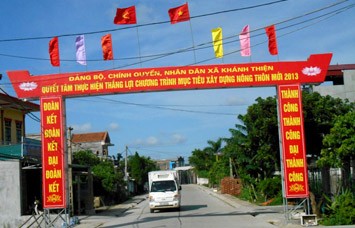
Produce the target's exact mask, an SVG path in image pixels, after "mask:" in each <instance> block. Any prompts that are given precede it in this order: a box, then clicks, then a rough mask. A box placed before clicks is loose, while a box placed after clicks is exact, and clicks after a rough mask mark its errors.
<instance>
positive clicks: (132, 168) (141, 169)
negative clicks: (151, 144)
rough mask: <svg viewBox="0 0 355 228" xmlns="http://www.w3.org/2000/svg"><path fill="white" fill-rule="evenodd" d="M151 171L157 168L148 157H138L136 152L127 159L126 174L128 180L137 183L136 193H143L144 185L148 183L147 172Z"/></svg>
mask: <svg viewBox="0 0 355 228" xmlns="http://www.w3.org/2000/svg"><path fill="white" fill-rule="evenodd" d="M153 170H157V166H156V164H155V162H154V161H152V160H151V159H150V157H145V156H139V154H138V152H135V153H134V155H133V156H129V157H128V172H129V174H130V178H131V179H134V180H135V182H136V183H137V187H138V192H143V191H144V184H145V183H146V182H147V181H148V172H149V171H153Z"/></svg>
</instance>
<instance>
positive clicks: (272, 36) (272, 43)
mask: <svg viewBox="0 0 355 228" xmlns="http://www.w3.org/2000/svg"><path fill="white" fill-rule="evenodd" d="M265 31H266V35H267V37H268V38H269V52H270V54H271V55H277V54H278V50H277V42H276V31H275V26H274V25H270V26H268V27H266V28H265Z"/></svg>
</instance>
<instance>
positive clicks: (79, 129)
mask: <svg viewBox="0 0 355 228" xmlns="http://www.w3.org/2000/svg"><path fill="white" fill-rule="evenodd" d="M71 127H72V128H73V131H74V132H89V131H90V130H91V129H92V126H91V123H84V124H81V125H77V124H74V125H72V126H71Z"/></svg>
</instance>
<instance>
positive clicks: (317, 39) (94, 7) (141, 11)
mask: <svg viewBox="0 0 355 228" xmlns="http://www.w3.org/2000/svg"><path fill="white" fill-rule="evenodd" d="M186 2H187V3H188V6H189V12H190V17H191V19H190V21H186V22H181V23H177V24H170V21H169V16H168V10H169V9H170V8H174V7H177V6H180V5H182V4H184V3H186ZM133 5H134V6H135V7H136V14H137V25H138V27H137V26H132V25H116V24H114V23H113V19H114V17H115V14H116V9H117V8H126V7H129V6H133ZM354 6H355V4H354V1H349V0H345V1H334V0H313V1H309V0H281V1H280V0H258V1H256V0H250V1H236V0H219V1H210V0H191V1H177V0H151V1H146V0H120V1H112V0H106V1H97V0H85V1H84V0H74V1H73V0H62V1H45V0H36V1H22V0H12V1H2V2H1V3H0V20H1V23H2V25H1V27H0V74H2V75H3V77H2V79H1V80H0V87H1V88H2V89H3V90H4V91H5V92H6V93H8V94H9V95H11V96H15V97H16V94H15V92H14V90H13V88H12V85H11V83H10V82H9V79H8V77H7V74H6V72H7V71H12V70H28V71H29V72H30V73H31V74H32V75H45V74H58V73H66V72H87V71H95V70H105V69H112V68H115V69H136V68H150V67H165V66H186V65H205V64H229V63H237V64H244V63H245V64H247V63H257V62H277V61H305V60H306V59H307V58H308V57H309V55H311V54H318V53H329V52H331V53H333V58H332V61H331V64H353V63H355V27H354V20H355V8H354ZM272 24H275V26H276V34H277V44H278V51H279V54H278V55H277V56H273V55H270V54H269V52H268V47H267V37H266V35H265V32H264V28H265V27H266V26H269V25H272ZM245 25H249V26H250V36H251V57H242V56H241V55H240V51H239V50H240V43H239V40H238V35H239V33H240V32H241V30H242V29H243V27H244V26H245ZM217 27H221V28H222V31H223V37H224V39H223V44H224V45H223V48H224V53H225V55H224V57H223V58H215V57H214V51H213V48H212V44H211V41H212V38H211V37H212V36H211V30H212V29H213V28H217ZM108 33H110V34H111V35H112V46H113V55H114V60H113V61H104V60H103V57H102V49H101V43H100V39H101V37H102V36H104V35H106V34H108ZM81 34H84V36H85V45H86V56H87V65H86V66H82V65H80V64H78V63H77V62H76V61H75V38H76V36H77V35H81ZM54 36H58V37H59V50H60V59H61V66H60V67H53V66H52V65H51V64H50V60H49V53H48V44H49V41H50V40H51V39H52V38H53V37H54ZM192 47H193V48H192ZM187 48H192V49H193V50H194V51H188V52H181V50H184V49H187ZM168 53H172V54H169V55H164V54H168ZM156 55H164V57H161V58H153V57H152V56H156ZM149 56H150V57H149ZM275 91H276V89H275V88H274V87H259V88H255V87H253V88H229V89H213V90H191V91H167V92H145V93H132V94H119V95H117V94H116V95H106V96H85V97H80V98H68V99H66V100H65V103H66V118H67V123H66V124H67V126H68V127H69V126H70V127H72V128H73V131H72V133H73V134H79V133H89V132H102V131H107V132H108V133H109V136H110V139H111V143H113V144H114V145H115V146H113V147H110V148H109V154H110V155H114V156H116V155H117V154H118V153H122V154H124V152H125V148H126V146H127V148H128V152H129V154H134V153H135V152H138V153H139V155H141V156H147V157H150V158H152V159H176V158H177V157H178V156H182V157H184V158H185V161H188V157H189V156H191V152H192V151H193V150H195V149H203V148H205V147H207V146H208V143H207V141H209V140H212V141H216V140H218V138H225V137H230V136H231V135H230V131H229V130H230V129H232V128H235V125H236V124H241V123H240V122H239V121H238V118H237V117H238V115H244V114H246V111H247V108H248V106H250V105H252V104H253V103H255V99H256V98H258V97H262V98H266V97H269V96H275V94H276V92H275ZM33 102H35V103H38V101H37V100H33ZM34 114H35V115H36V116H38V117H39V118H40V113H39V112H38V113H34ZM26 121H27V123H26V133H30V134H39V133H40V123H39V122H38V121H36V120H34V119H32V118H30V116H28V117H26Z"/></svg>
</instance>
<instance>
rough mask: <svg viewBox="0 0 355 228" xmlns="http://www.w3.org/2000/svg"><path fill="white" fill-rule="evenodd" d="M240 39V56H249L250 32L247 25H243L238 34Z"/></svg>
mask: <svg viewBox="0 0 355 228" xmlns="http://www.w3.org/2000/svg"><path fill="white" fill-rule="evenodd" d="M239 41H240V55H241V56H250V55H251V50H250V33H249V25H246V26H244V28H243V30H242V32H241V33H240V35H239Z"/></svg>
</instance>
